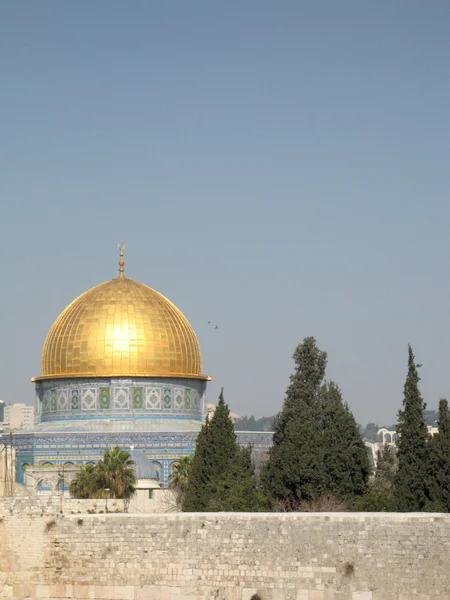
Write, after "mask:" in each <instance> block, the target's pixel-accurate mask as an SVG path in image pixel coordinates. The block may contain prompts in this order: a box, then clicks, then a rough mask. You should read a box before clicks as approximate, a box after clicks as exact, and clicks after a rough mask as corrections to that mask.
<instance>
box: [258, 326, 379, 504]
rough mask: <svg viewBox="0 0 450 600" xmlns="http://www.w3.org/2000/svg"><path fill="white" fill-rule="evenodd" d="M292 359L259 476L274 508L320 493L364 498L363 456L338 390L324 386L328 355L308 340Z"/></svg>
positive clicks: (365, 471) (366, 461) (365, 466)
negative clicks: (271, 442)
mask: <svg viewBox="0 0 450 600" xmlns="http://www.w3.org/2000/svg"><path fill="white" fill-rule="evenodd" d="M293 358H294V361H295V371H294V373H293V375H292V376H291V383H290V385H289V387H288V389H287V392H286V399H285V402H284V405H283V409H282V411H281V413H280V414H279V415H278V416H277V417H276V419H275V424H274V438H273V446H272V448H271V449H270V452H269V459H268V461H267V463H266V465H265V467H264V469H263V472H262V480H263V484H264V488H265V490H266V493H267V495H268V496H269V498H270V500H271V502H272V504H273V505H275V504H277V503H279V502H280V501H281V502H284V503H285V504H286V506H288V505H290V506H293V507H294V506H298V505H299V502H302V501H313V500H315V499H317V498H319V497H320V496H322V495H323V494H333V495H335V496H337V497H339V498H341V499H344V498H346V497H348V496H351V495H353V494H362V493H364V491H365V489H366V485H367V479H368V477H369V473H370V463H369V459H368V456H367V451H366V448H365V445H364V442H363V441H362V439H361V435H360V433H359V430H358V426H357V424H356V421H355V419H354V417H353V415H352V413H351V411H350V410H349V408H348V407H347V405H346V404H345V403H344V402H343V400H342V396H341V392H340V390H339V388H338V387H337V385H336V384H334V383H333V382H330V383H327V384H324V383H323V380H324V377H325V368H326V363H327V355H326V353H325V352H323V351H321V350H319V349H318V347H317V345H316V342H315V340H314V338H311V337H309V338H305V340H304V341H303V343H302V344H299V345H298V346H297V348H296V350H295V353H294V356H293Z"/></svg>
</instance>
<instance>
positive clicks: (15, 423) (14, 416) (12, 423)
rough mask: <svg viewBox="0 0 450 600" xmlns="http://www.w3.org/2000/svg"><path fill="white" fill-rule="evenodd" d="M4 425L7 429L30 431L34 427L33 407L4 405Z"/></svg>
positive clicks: (27, 405)
mask: <svg viewBox="0 0 450 600" xmlns="http://www.w3.org/2000/svg"><path fill="white" fill-rule="evenodd" d="M4 425H5V427H9V429H31V428H32V427H33V425H34V406H30V405H29V404H7V405H5V407H4Z"/></svg>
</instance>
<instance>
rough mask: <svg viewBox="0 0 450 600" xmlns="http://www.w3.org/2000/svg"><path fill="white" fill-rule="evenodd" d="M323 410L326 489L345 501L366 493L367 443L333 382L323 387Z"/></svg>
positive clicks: (367, 474)
mask: <svg viewBox="0 0 450 600" xmlns="http://www.w3.org/2000/svg"><path fill="white" fill-rule="evenodd" d="M320 413H321V421H322V436H323V466H324V470H325V489H326V491H327V492H329V493H331V494H334V495H336V496H338V497H339V498H341V499H342V500H344V499H345V498H348V497H351V496H355V495H356V496H358V495H361V494H363V493H364V492H365V491H366V488H367V481H368V479H369V475H370V470H371V469H370V462H369V457H368V454H367V449H366V445H365V444H364V442H363V440H362V438H361V434H360V431H359V427H358V425H357V423H356V421H355V418H354V416H353V413H352V412H351V411H350V409H349V407H348V405H347V404H346V403H345V402H344V401H343V399H342V394H341V391H340V389H339V387H338V386H337V385H336V384H335V383H334V382H333V381H330V382H329V383H326V384H325V385H323V386H322V393H321V409H320Z"/></svg>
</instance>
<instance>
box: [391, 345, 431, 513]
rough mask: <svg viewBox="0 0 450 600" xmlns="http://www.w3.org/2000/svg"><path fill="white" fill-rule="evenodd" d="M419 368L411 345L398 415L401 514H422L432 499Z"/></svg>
mask: <svg viewBox="0 0 450 600" xmlns="http://www.w3.org/2000/svg"><path fill="white" fill-rule="evenodd" d="M419 367H420V365H417V364H416V363H415V359H414V354H413V351H412V348H411V346H410V345H409V346H408V374H407V376H406V381H405V386H404V392H403V396H404V397H403V409H402V410H400V411H399V413H398V428H397V431H398V434H399V439H398V442H397V447H398V452H397V458H398V469H397V473H396V476H395V480H394V495H395V500H396V504H397V508H398V510H400V511H420V510H422V509H424V508H425V507H426V504H427V502H428V501H429V500H430V491H429V479H428V478H429V476H428V473H427V471H428V466H429V455H428V447H427V445H428V429H427V426H426V424H425V418H424V411H425V408H426V404H425V402H424V401H423V399H422V396H421V395H420V391H419V381H420V377H419V373H418V368H419Z"/></svg>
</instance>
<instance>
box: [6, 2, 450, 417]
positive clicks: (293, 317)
mask: <svg viewBox="0 0 450 600" xmlns="http://www.w3.org/2000/svg"><path fill="white" fill-rule="evenodd" d="M449 25H450V5H449V3H448V1H447V0H433V1H431V2H423V1H422V0H397V1H394V2H392V0H378V1H377V2H368V1H365V0H363V1H361V0H354V1H346V0H343V1H342V2H336V1H335V0H330V1H325V0H309V1H307V2H306V1H301V0H292V1H283V0H281V1H280V2H274V1H273V0H272V1H270V2H269V1H264V0H246V1H245V2H235V1H229V2H222V3H219V2H211V1H210V0H208V1H206V0H205V1H204V2H200V1H197V0H191V1H189V2H170V1H167V2H155V1H149V0H148V1H133V2H123V1H120V2H119V1H115V0H96V2H88V1H87V0H83V1H80V2H56V1H51V2H50V1H48V0H41V1H40V2H23V1H17V0H10V1H4V2H2V3H1V4H0V55H1V56H2V60H1V63H0V77H1V80H0V81H1V85H0V89H1V91H0V108H1V138H0V139H1V143H0V165H1V166H0V169H1V176H0V198H1V225H0V231H1V238H0V239H1V256H2V259H1V260H2V266H1V270H2V285H1V292H0V314H1V321H0V398H2V399H4V400H6V401H14V402H19V401H22V402H23V401H25V402H32V401H33V398H34V392H33V386H32V384H31V383H30V382H29V378H30V377H31V376H33V375H37V374H38V373H39V360H40V352H41V347H42V343H43V341H44V338H45V335H46V332H47V330H48V328H49V327H50V325H51V323H52V322H53V320H54V319H55V318H56V317H57V315H58V314H59V312H60V311H61V310H62V309H63V308H64V307H65V306H66V305H67V304H68V303H69V302H70V301H71V300H72V299H73V298H74V297H76V296H77V295H79V294H80V293H81V292H83V291H85V290H86V289H88V288H89V287H91V286H93V285H95V284H97V283H99V282H101V281H104V280H106V279H109V278H110V277H113V276H115V275H116V263H117V255H116V246H117V243H118V242H119V241H121V240H123V241H124V242H125V243H126V246H127V248H126V263H127V264H126V274H128V275H129V276H130V277H133V278H135V279H137V280H139V281H142V282H144V283H146V284H148V285H150V286H151V287H154V288H155V289H157V290H159V291H160V292H162V293H163V294H165V295H166V296H167V297H169V298H170V299H171V300H172V301H173V302H174V303H175V304H177V305H178V306H179V308H180V309H181V310H182V311H183V312H184V313H185V314H186V316H187V317H188V318H189V320H190V321H191V323H192V325H193V326H194V328H195V330H196V332H197V335H198V337H199V340H200V343H201V347H202V352H203V356H204V371H205V372H206V373H208V374H210V375H211V376H212V377H213V382H212V383H211V385H210V387H209V400H210V401H213V400H214V399H215V398H216V397H217V395H218V393H219V390H220V386H222V385H224V386H225V396H226V400H227V401H228V402H229V404H230V405H231V407H232V409H233V410H235V411H236V412H239V413H241V414H245V413H247V414H250V413H253V414H255V415H257V416H261V415H268V414H273V413H275V412H276V411H277V410H278V409H279V408H280V406H281V403H282V401H283V397H284V391H285V388H286V386H287V384H288V377H289V374H290V372H291V369H292V360H291V355H292V352H293V350H294V347H295V345H296V344H297V343H298V342H299V341H301V340H302V338H303V337H304V336H307V335H314V336H315V337H316V338H317V340H318V343H319V345H320V347H321V348H323V349H325V350H327V351H328V353H329V361H328V365H329V366H328V376H329V377H331V378H333V379H335V380H336V381H337V383H338V384H339V385H340V386H341V388H342V390H343V393H344V396H345V398H346V399H347V401H348V402H349V404H350V406H351V408H352V409H353V411H354V413H355V416H356V417H357V419H358V420H359V421H361V422H364V423H365V422H368V421H370V420H376V421H378V422H380V423H386V424H390V423H391V422H393V421H395V416H396V413H397V410H398V408H399V407H400V405H401V401H402V388H403V383H404V378H405V374H406V362H407V344H408V342H411V343H412V345H413V349H414V351H415V353H416V355H417V359H418V361H419V362H421V363H423V368H422V369H421V375H422V382H421V389H422V392H423V394H424V396H425V399H426V401H427V402H428V404H429V406H430V407H431V408H434V407H435V406H436V405H437V401H438V399H439V397H440V396H447V397H450V374H449V373H450V369H449V367H450V273H449V262H450V202H449V189H450V175H449V168H448V167H449V158H450V153H449V139H450V138H449V106H450V88H449V56H450V36H449ZM208 320H211V321H212V322H213V323H217V324H218V326H219V330H212V329H211V328H210V327H208V325H207V321H208Z"/></svg>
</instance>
